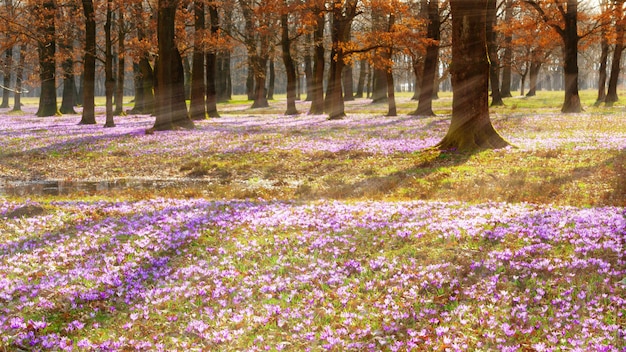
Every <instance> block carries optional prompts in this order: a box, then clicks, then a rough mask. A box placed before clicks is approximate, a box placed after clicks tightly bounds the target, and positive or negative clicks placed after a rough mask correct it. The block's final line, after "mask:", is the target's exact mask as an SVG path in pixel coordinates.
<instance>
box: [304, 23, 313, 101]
mask: <svg viewBox="0 0 626 352" xmlns="http://www.w3.org/2000/svg"><path fill="white" fill-rule="evenodd" d="M311 47H312V43H311V35H310V34H308V35H307V36H306V44H305V51H304V58H303V59H304V77H305V78H304V80H305V82H306V99H305V100H306V101H311V100H313V96H312V94H311V91H312V90H313V81H314V78H313V64H312V61H313V57H312V56H311V49H312V48H311Z"/></svg>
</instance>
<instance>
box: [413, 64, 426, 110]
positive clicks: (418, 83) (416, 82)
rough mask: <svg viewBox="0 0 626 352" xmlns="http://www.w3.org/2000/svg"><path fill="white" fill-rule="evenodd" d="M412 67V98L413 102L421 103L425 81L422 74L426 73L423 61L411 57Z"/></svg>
mask: <svg viewBox="0 0 626 352" xmlns="http://www.w3.org/2000/svg"><path fill="white" fill-rule="evenodd" d="M411 65H412V67H413V96H412V97H411V100H418V101H419V98H420V93H421V87H422V80H423V77H422V74H423V71H424V65H423V62H422V60H420V59H419V58H418V57H416V56H412V57H411ZM418 105H419V103H418Z"/></svg>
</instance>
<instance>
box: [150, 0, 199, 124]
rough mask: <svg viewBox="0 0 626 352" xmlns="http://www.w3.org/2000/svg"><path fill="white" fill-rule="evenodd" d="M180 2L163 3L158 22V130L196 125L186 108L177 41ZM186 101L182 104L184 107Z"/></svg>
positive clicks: (161, 3)
mask: <svg viewBox="0 0 626 352" xmlns="http://www.w3.org/2000/svg"><path fill="white" fill-rule="evenodd" d="M177 5H178V1H174V0H159V2H158V19H157V38H158V55H159V59H158V64H157V69H156V72H157V89H156V95H157V104H156V111H155V115H156V120H155V123H154V127H153V129H154V130H157V131H160V130H170V129H173V128H174V127H175V126H180V127H185V128H191V127H193V122H191V119H189V116H188V114H187V106H186V105H185V82H184V81H185V80H184V70H183V65H182V58H181V56H180V53H179V52H178V48H177V47H176V43H175V42H174V30H175V25H174V23H175V17H176V7H177ZM181 101H182V105H181Z"/></svg>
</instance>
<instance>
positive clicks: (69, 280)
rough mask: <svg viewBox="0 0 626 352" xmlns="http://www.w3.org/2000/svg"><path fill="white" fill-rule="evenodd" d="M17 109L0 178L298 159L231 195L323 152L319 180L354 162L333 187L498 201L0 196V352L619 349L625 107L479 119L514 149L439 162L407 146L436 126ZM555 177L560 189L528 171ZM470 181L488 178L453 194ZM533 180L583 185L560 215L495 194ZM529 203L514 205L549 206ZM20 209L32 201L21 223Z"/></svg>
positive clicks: (179, 172)
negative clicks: (163, 123)
mask: <svg viewBox="0 0 626 352" xmlns="http://www.w3.org/2000/svg"><path fill="white" fill-rule="evenodd" d="M24 110H25V111H26V113H25V114H24V115H19V116H18V115H0V188H1V187H2V181H20V180H26V181H28V180H41V179H60V180H63V179H73V178H77V177H80V178H83V179H89V178H93V179H107V178H109V177H112V178H115V177H118V176H119V175H124V176H135V177H146V178H150V177H152V178H155V179H159V178H160V179H164V178H172V177H174V178H176V177H179V178H180V177H185V173H187V172H189V168H187V166H186V165H185V163H186V162H187V161H190V162H193V163H198V162H200V161H204V160H206V161H207V162H215V163H219V162H222V163H223V165H222V164H219V165H217V166H216V168H217V167H220V168H221V167H223V168H233V169H235V168H236V167H238V166H239V165H244V166H245V165H247V164H250V163H252V164H254V163H255V162H261V161H262V162H266V163H268V164H271V163H273V162H276V163H277V165H279V166H280V167H283V166H284V167H289V165H284V163H303V164H305V166H303V167H300V168H297V167H294V168H293V169H287V170H284V174H281V173H280V170H278V171H276V173H277V174H278V176H279V177H284V179H285V180H286V181H285V180H279V181H282V183H281V182H278V181H277V182H275V181H276V180H274V179H272V183H268V184H267V185H265V184H264V183H263V182H265V181H267V180H266V179H265V178H264V177H265V176H264V175H263V174H262V173H260V171H258V170H252V171H251V172H250V173H248V174H242V175H243V176H241V177H243V178H245V179H244V180H243V181H245V182H247V183H237V182H232V185H230V187H233V188H236V187H240V186H241V185H244V184H245V185H248V186H250V185H253V184H257V183H258V184H260V186H263V187H266V186H267V188H268V189H270V188H272V189H277V190H280V187H287V186H288V185H287V186H284V185H283V186H281V185H282V184H287V183H288V182H291V181H294V182H306V179H307V174H306V173H302V174H298V173H301V172H302V170H307V168H308V167H316V165H321V166H324V165H325V164H324V162H326V161H327V159H332V160H334V159H333V156H334V155H335V154H336V155H344V156H345V157H344V159H341V160H339V161H338V162H337V163H335V164H332V165H330V166H328V168H327V169H326V170H322V171H320V173H322V174H323V173H330V172H335V173H336V174H333V175H332V177H335V178H336V177H339V176H340V174H341V172H342V170H347V169H349V168H354V169H358V167H357V166H359V164H360V163H361V164H362V163H370V164H371V168H372V170H358V172H355V173H354V174H351V175H348V176H347V177H353V178H355V179H356V180H357V181H359V180H361V179H362V178H363V177H364V176H371V178H372V179H373V183H372V185H374V186H376V185H377V184H376V183H375V182H374V181H377V177H378V176H379V174H378V173H377V172H378V170H377V168H385V169H386V171H385V173H381V174H380V175H381V177H380V178H383V177H382V176H388V175H391V177H389V182H395V181H394V180H395V179H394V177H395V172H396V171H395V170H394V169H393V168H392V167H393V166H394V163H396V162H406V163H407V164H409V165H410V167H411V168H414V169H416V170H417V171H416V170H412V169H409V171H403V170H402V167H405V165H402V167H399V169H400V170H401V171H402V172H401V175H402V177H406V178H407V179H408V178H411V179H414V181H412V182H414V183H406V184H405V185H404V186H405V187H414V186H416V185H419V184H425V185H426V186H425V187H428V186H429V183H428V182H430V181H431V180H429V179H428V177H430V176H433V177H435V178H436V177H440V176H441V175H442V174H446V175H447V176H446V177H451V178H452V177H459V179H460V181H459V182H460V183H467V184H469V186H468V187H469V188H468V189H470V188H471V191H472V192H475V193H468V195H467V197H466V198H472V197H473V195H472V194H480V193H485V192H487V191H489V192H491V193H487V194H489V195H496V196H497V197H494V198H489V199H491V200H492V201H483V200H484V199H482V198H477V199H479V200H480V202H478V201H476V200H474V201H473V202H461V201H458V200H456V201H455V200H451V199H450V197H446V198H445V200H446V201H442V199H444V198H443V197H442V198H437V196H439V195H441V194H442V193H436V194H435V195H434V196H432V197H431V198H429V199H428V200H410V199H413V198H411V196H410V194H411V193H410V192H408V193H407V194H409V196H405V197H404V198H399V199H401V200H398V198H395V197H396V196H397V193H393V194H392V193H389V194H388V195H387V194H384V193H382V195H381V196H379V197H377V199H376V200H367V199H364V198H366V197H364V196H355V197H353V198H352V199H351V198H350V197H349V196H345V197H337V198H340V199H341V200H333V199H330V198H332V197H318V198H315V197H312V199H309V198H302V199H293V198H290V195H292V194H293V193H284V194H287V196H281V195H280V194H279V193H278V191H277V190H274V191H273V192H274V193H271V192H268V193H267V196H266V197H264V198H263V199H261V198H259V199H256V198H253V199H252V200H251V199H231V198H224V199H221V198H220V197H219V196H218V197H212V198H202V197H197V198H193V197H192V198H190V199H179V198H176V197H167V195H163V194H162V193H159V194H158V195H147V196H145V197H143V198H142V197H141V196H137V195H133V196H127V197H123V195H122V196H120V194H119V193H117V194H115V195H114V196H107V195H106V194H99V195H96V196H84V197H82V196H81V195H80V194H79V195H76V196H72V197H65V198H64V197H42V196H35V195H33V196H32V197H31V198H30V199H23V198H16V197H4V198H0V351H4V350H68V351H125V350H145V351H153V350H154V351H174V350H177V351H266V350H270V351H275V350H288V351H622V352H623V351H626V342H625V341H626V249H625V248H624V246H626V208H624V207H622V206H621V205H622V204H623V203H624V199H623V197H622V195H623V194H624V193H623V192H624V191H626V188H624V187H626V184H624V182H623V179H620V177H622V176H623V171H624V169H623V165H622V164H621V163H623V156H621V154H623V152H624V151H626V124H625V123H624V121H626V113H624V112H620V111H615V112H614V113H612V114H600V113H583V114H575V115H561V114H552V113H545V114H526V113H522V112H513V113H510V114H506V115H504V114H503V115H498V113H494V114H493V115H492V117H493V121H494V125H495V126H496V128H497V129H498V131H499V132H500V133H501V134H502V135H503V136H504V137H505V138H506V139H507V140H509V141H510V142H512V143H513V144H514V145H515V146H516V147H517V148H507V149H505V150H501V151H497V152H490V153H486V154H484V155H482V156H480V155H479V156H477V157H476V158H477V159H478V162H476V161H474V162H473V163H469V162H465V164H464V163H463V162H459V163H458V164H455V163H454V162H452V163H449V164H445V163H444V164H441V165H443V166H441V167H440V166H439V165H440V164H437V163H436V162H434V161H432V160H426V161H424V160H422V159H420V155H422V154H428V152H427V149H428V148H430V147H432V146H434V145H435V144H436V143H437V142H438V141H439V140H440V139H441V138H442V137H443V135H444V134H445V132H446V130H447V128H448V124H449V116H439V117H428V118H424V117H420V118H416V117H411V116H406V115H401V116H398V117H383V116H380V115H374V114H350V115H349V116H348V118H346V119H344V120H340V121H327V120H326V118H325V117H324V116H308V115H299V116H296V117H286V116H276V115H258V116H250V115H235V114H232V115H231V114H229V113H226V114H223V115H224V116H223V117H222V118H220V119H210V120H205V121H200V122H196V128H195V129H193V130H177V131H167V132H157V133H154V134H146V133H145V131H146V129H148V128H150V127H151V126H152V124H153V122H154V118H153V117H151V116H146V115H139V116H137V115H131V116H123V117H116V118H115V122H116V125H117V127H115V128H106V129H105V128H103V127H102V123H103V122H104V121H101V119H103V117H102V116H99V117H98V119H99V120H98V121H99V122H100V124H99V125H94V126H79V125H77V122H78V120H79V116H77V115H73V116H71V115H70V116H59V117H48V118H39V117H36V116H34V114H33V113H34V110H33V109H32V107H25V108H24ZM536 151H538V152H536ZM359 153H362V154H363V155H365V156H366V157H362V158H359V155H360V154H359ZM224 155H229V156H232V157H231V158H230V159H227V160H226V161H224V160H221V159H220V157H223V156H224ZM264 155H271V157H267V158H266V159H269V160H265V159H263V158H264ZM281 156H283V157H284V158H285V160H278V159H276V160H275V159H272V158H280V157H281ZM407 156H408V157H407ZM412 156H414V157H415V159H414V160H413V159H411V157H412ZM316 157H319V158H320V159H321V160H314V161H315V162H317V164H316V163H311V164H310V165H312V166H309V164H306V163H305V162H310V160H311V159H315V158H316ZM434 157H441V158H439V159H446V158H448V159H449V158H454V156H450V155H439V156H437V155H435V156H434ZM596 157H597V160H594V158H596ZM238 158H240V159H241V160H239V159H238ZM255 158H257V159H255ZM218 159H219V160H218ZM523 159H534V160H535V161H534V162H535V164H524V163H523ZM216 160H217V161H216ZM498 160H499V161H498ZM502 160H504V161H502ZM515 160H518V161H519V162H518V163H514V162H513V161H515ZM383 161H387V163H383ZM444 161H445V160H444ZM490 161H491V162H493V163H494V165H496V166H489V164H490ZM278 162H283V164H279V163H278ZM377 162H378V163H377ZM509 164H510V167H511V169H508V170H507V169H503V170H496V168H501V167H502V165H505V167H506V165H509ZM181 165H182V166H181ZM194 165H195V164H194ZM485 165H487V167H491V169H487V170H486V171H487V172H484V171H485V169H484V166H485ZM528 165H530V167H529V168H532V169H530V171H527V170H526V169H524V167H528ZM555 165H557V166H558V167H557V166H555ZM340 166H341V167H340ZM246 167H247V166H246ZM368 167H369V166H368ZM559 167H562V168H563V170H567V171H565V172H564V173H568V172H570V171H571V173H577V174H576V175H575V176H576V177H573V176H572V177H571V179H569V178H568V177H569V176H571V175H569V174H568V175H565V174H559V173H558V170H557V171H555V172H556V173H555V174H552V173H547V172H543V169H544V168H545V169H558V168H559ZM421 168H424V169H428V170H430V171H428V172H425V173H424V174H421V173H420V172H421V171H420V170H421ZM594 168H598V169H601V172H600V173H597V174H595V173H593V172H592V170H593V169H594ZM114 169H117V170H114ZM387 169H389V170H387ZM431 169H432V170H431ZM439 169H442V170H443V171H441V174H437V172H440V170H439ZM535 169H538V171H537V170H535ZM336 170H339V171H336ZM309 172H310V173H311V174H312V173H313V170H309ZM410 172H413V174H410ZM526 173H528V175H529V176H528V177H525V175H526ZM257 174H258V175H260V176H258V177H257V176H256V175H257ZM292 174H294V175H292ZM479 174H480V175H481V177H482V176H485V178H486V179H487V180H493V181H492V182H493V183H492V184H490V183H489V182H484V181H483V180H482V179H481V180H478V179H477V180H478V181H480V182H478V181H477V182H475V183H474V182H470V181H471V180H473V179H472V177H478V176H479ZM450 175H451V176H450ZM510 175H512V176H510ZM520 175H521V176H520ZM522 176H524V177H525V178H523V177H522ZM531 176H532V177H531ZM200 177H204V175H201V176H200ZM229 177H230V176H228V177H225V178H227V180H226V181H231V180H230V179H228V178H229ZM279 177H278V178H279ZM507 177H508V178H507ZM542 177H546V180H545V182H549V181H548V180H547V178H548V177H550V178H553V179H557V181H558V182H557V181H554V182H555V183H554V184H555V186H554V188H555V189H556V190H557V191H559V190H561V191H562V193H563V194H565V193H568V192H569V193H570V194H573V193H584V192H587V193H588V195H587V196H586V198H576V197H573V196H572V197H571V198H567V197H565V198H560V199H559V204H569V205H568V206H564V205H556V204H549V203H548V202H544V204H541V203H528V202H524V200H525V198H523V197H525V195H523V194H522V195H515V196H514V197H513V198H512V199H514V200H516V201H514V202H510V203H507V202H501V201H495V200H496V199H508V198H506V197H505V196H506V195H505V193H507V192H509V191H510V189H511V188H515V187H518V188H520V189H522V191H521V192H520V194H521V193H524V192H531V193H532V192H537V193H538V192H541V191H542V190H543V189H544V188H532V187H528V188H523V187H524V185H525V184H528V183H531V181H533V180H531V178H535V179H537V178H538V179H540V180H539V181H536V182H541V178H542ZM233 178H234V177H233ZM303 180H304V181H303ZM498 180H501V181H498ZM620 180H621V181H620ZM427 181H428V182H427ZM490 182H491V181H490ZM497 182H500V183H497ZM515 182H517V183H515ZM524 182H525V183H524ZM533 182H535V181H533ZM550 182H552V180H550ZM559 182H561V183H559ZM594 182H597V185H596V186H597V188H598V189H599V191H597V192H592V191H590V189H592V188H593V186H594ZM336 184H339V185H341V183H340V182H337V183H336ZM355 184H357V185H360V184H359V183H358V182H355ZM433 184H437V185H442V184H445V183H444V182H443V181H442V183H433ZM274 185H278V186H274ZM327 185H330V186H332V185H334V184H333V183H328V184H327ZM381 185H383V186H386V185H387V184H383V183H382V182H381ZM218 186H219V184H217V183H215V184H213V186H211V183H207V186H206V187H218ZM260 186H259V187H260ZM622 188H624V189H622ZM0 190H1V189H0ZM463 191H464V192H465V191H467V189H463ZM444 192H445V189H444ZM450 193H451V194H452V192H450ZM329 194H333V193H332V192H331V193H329ZM351 194H357V193H356V192H355V193H349V194H348V195H351ZM364 194H365V195H367V194H368V193H364ZM598 194H610V195H611V197H609V198H606V199H594V198H593V197H596V195H598ZM192 195H193V196H197V194H192ZM500 195H502V198H500ZM541 196H542V197H538V196H537V195H533V194H530V195H528V197H529V198H530V199H546V197H547V198H548V199H549V198H550V197H554V196H551V195H549V194H548V195H541ZM81 197H82V198H83V199H81ZM516 197H517V198H516ZM294 198H296V197H294ZM407 198H408V199H409V200H407ZM572 199H574V200H576V199H584V201H585V203H583V202H581V203H572V201H571V200H572ZM594 200H597V201H594ZM589 204H604V205H603V206H596V207H590V206H588V205H589ZM611 204H612V205H616V204H618V205H620V206H609V205H611ZM25 207H27V208H30V209H35V210H34V211H33V210H25V211H22V212H20V211H19V210H20V209H25ZM16 211H17V212H16ZM18 213H19V214H21V215H16V214H18Z"/></svg>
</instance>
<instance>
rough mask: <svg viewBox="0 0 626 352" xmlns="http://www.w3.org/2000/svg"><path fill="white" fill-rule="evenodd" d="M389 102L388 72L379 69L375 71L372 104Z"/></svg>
mask: <svg viewBox="0 0 626 352" xmlns="http://www.w3.org/2000/svg"><path fill="white" fill-rule="evenodd" d="M386 100H387V72H386V70H381V69H379V68H374V69H373V83H372V103H374V104H376V103H380V102H383V101H386Z"/></svg>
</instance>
